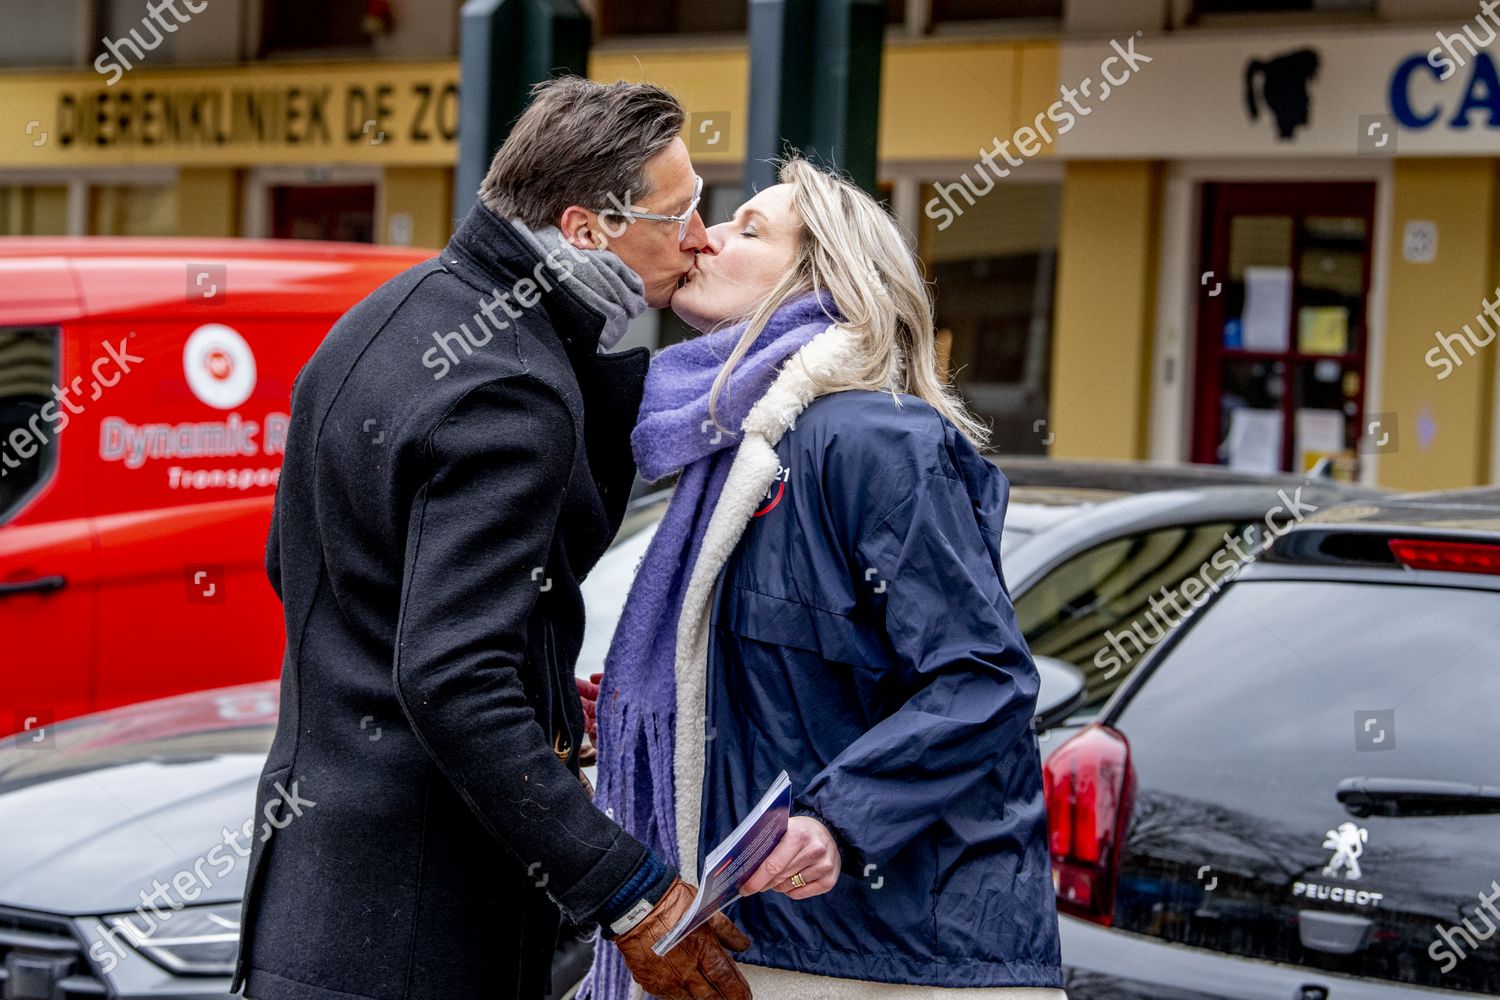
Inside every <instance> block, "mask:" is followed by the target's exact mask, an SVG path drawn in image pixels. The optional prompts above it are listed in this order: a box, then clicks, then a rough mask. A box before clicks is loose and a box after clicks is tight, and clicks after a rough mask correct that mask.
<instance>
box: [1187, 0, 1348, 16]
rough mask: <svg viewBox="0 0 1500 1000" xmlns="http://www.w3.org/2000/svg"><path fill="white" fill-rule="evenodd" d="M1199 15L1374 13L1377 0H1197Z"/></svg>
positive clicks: (1196, 7)
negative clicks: (1304, 12)
mask: <svg viewBox="0 0 1500 1000" xmlns="http://www.w3.org/2000/svg"><path fill="white" fill-rule="evenodd" d="M1195 9H1196V11H1197V13H1199V14H1277V13H1285V12H1295V11H1304V10H1307V11H1328V10H1338V11H1351V10H1352V11H1373V10H1374V9H1375V0H1197V3H1196V5H1195Z"/></svg>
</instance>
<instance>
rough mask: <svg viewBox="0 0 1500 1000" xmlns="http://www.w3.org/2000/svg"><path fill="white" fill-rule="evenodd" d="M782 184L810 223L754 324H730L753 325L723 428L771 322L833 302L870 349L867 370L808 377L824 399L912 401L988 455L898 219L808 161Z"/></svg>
mask: <svg viewBox="0 0 1500 1000" xmlns="http://www.w3.org/2000/svg"><path fill="white" fill-rule="evenodd" d="M777 176H778V179H779V180H780V181H781V183H783V184H790V185H791V186H792V207H793V208H794V209H795V211H796V213H797V216H798V218H799V219H800V220H801V223H802V231H801V234H800V238H799V239H798V241H797V256H796V259H795V261H794V263H793V265H792V268H791V270H789V271H788V272H787V274H786V276H785V277H783V278H782V279H781V280H780V281H779V282H777V284H776V286H775V288H773V289H772V290H771V292H770V294H769V295H767V296H766V298H765V299H764V301H762V302H761V303H760V304H759V306H757V307H756V309H755V310H754V312H753V313H751V315H750V316H749V317H745V316H740V317H735V318H733V319H732V320H731V321H730V322H743V321H745V320H746V319H748V320H749V323H748V325H747V326H746V328H745V332H744V334H743V335H742V336H741V337H740V339H739V341H738V342H737V343H736V344H735V345H734V350H733V351H731V352H730V354H729V358H728V360H727V361H725V363H724V367H723V369H722V370H721V371H720V372H719V376H718V378H716V379H715V380H714V385H713V389H712V391H711V392H710V393H709V404H708V405H709V410H708V412H709V415H710V416H711V417H713V420H714V423H715V424H717V423H718V412H717V404H718V399H719V395H720V393H722V392H723V390H724V387H725V385H726V384H727V383H728V381H729V376H730V373H731V372H732V371H733V370H734V367H735V366H736V365H737V364H739V362H740V360H741V359H742V358H744V356H745V354H746V352H747V351H749V349H750V345H751V344H753V343H754V342H755V338H756V337H757V336H759V334H760V332H761V331H762V330H763V329H765V326H766V323H767V322H769V321H770V319H771V314H772V313H774V312H775V311H776V310H777V309H778V308H780V307H781V306H782V305H784V304H785V303H786V302H788V301H789V300H791V299H794V298H796V297H797V296H799V295H803V294H806V293H807V292H813V293H815V294H818V295H824V294H825V293H826V295H827V296H828V297H830V298H832V300H833V304H834V305H835V306H836V307H837V309H838V312H839V313H840V314H841V315H842V316H843V319H842V320H841V321H840V325H841V326H843V327H845V328H847V329H849V330H852V331H853V332H854V334H855V335H856V336H857V337H859V338H860V340H861V342H862V346H863V347H864V350H863V351H861V358H862V363H861V364H857V365H855V366H852V367H850V368H849V369H848V370H846V371H840V372H835V373H834V374H833V375H832V376H828V377H825V376H820V375H818V374H817V373H814V372H809V373H808V374H809V375H810V376H811V377H812V379H813V380H814V385H815V387H816V391H817V393H818V394H819V395H823V394H825V393H829V392H839V391H842V390H845V389H873V390H876V391H884V392H890V393H892V394H893V395H894V394H895V393H898V392H904V393H909V394H910V395H913V396H916V397H917V398H918V399H921V400H923V401H925V402H926V403H928V404H929V405H931V406H932V408H933V409H935V410H937V411H938V412H939V413H941V414H942V415H943V416H945V417H947V418H948V419H949V420H951V421H952V422H953V423H954V425H955V426H957V427H958V429H959V430H960V431H962V432H963V433H964V435H965V436H967V437H968V438H969V440H971V441H973V442H974V444H975V445H976V446H977V447H980V448H983V447H984V446H985V444H986V443H987V442H988V440H989V428H988V427H986V426H985V425H984V424H982V423H981V422H980V421H979V420H978V419H976V418H975V417H974V415H973V414H971V413H970V412H969V411H968V409H967V407H965V405H964V403H963V401H962V400H961V399H960V398H959V396H958V393H957V391H955V390H954V388H953V386H952V385H950V384H949V383H948V382H946V381H945V380H944V378H943V377H942V376H941V375H940V374H939V372H938V360H937V338H936V336H935V334H934V332H933V323H932V298H931V295H930V293H929V290H928V285H927V282H926V281H925V280H924V279H923V277H922V273H921V270H920V269H919V267H918V265H917V258H916V255H915V254H913V253H912V251H911V249H910V248H909V247H908V246H907V244H906V240H905V238H904V237H903V236H902V235H901V230H900V229H899V228H898V227H897V225H896V222H895V220H893V219H892V218H891V217H890V216H889V215H887V214H886V212H885V209H883V208H881V207H880V205H879V204H878V203H877V202H876V201H875V200H874V199H873V198H871V197H870V196H869V195H868V194H866V193H865V192H864V191H862V190H861V189H860V188H858V187H856V186H855V185H853V184H851V183H849V182H848V181H846V180H843V179H842V178H839V177H836V176H834V175H833V174H831V173H828V172H827V171H824V170H820V169H819V168H818V167H816V166H814V165H813V164H811V163H809V162H808V161H807V160H804V159H802V158H800V157H797V158H793V159H789V160H787V161H786V162H785V163H783V164H782V167H781V170H780V171H779V172H778V175H777ZM832 318H833V317H830V319H832Z"/></svg>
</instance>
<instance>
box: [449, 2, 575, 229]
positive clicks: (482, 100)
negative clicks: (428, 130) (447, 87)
mask: <svg viewBox="0 0 1500 1000" xmlns="http://www.w3.org/2000/svg"><path fill="white" fill-rule="evenodd" d="M590 35H591V29H590V25H589V19H588V16H587V15H585V14H584V12H583V10H582V8H580V7H579V6H578V3H577V0H468V2H467V3H465V4H464V5H463V9H462V11H461V12H460V20H459V49H458V57H459V94H460V106H459V124H458V170H457V180H456V182H455V183H454V186H453V214H454V217H455V218H459V219H461V218H463V217H464V216H465V215H467V214H468V212H469V209H470V207H472V206H473V204H474V199H475V196H476V195H477V194H478V192H479V184H480V182H481V181H483V180H484V175H485V172H486V171H487V170H488V169H489V166H490V160H491V158H493V157H494V155H495V150H497V149H499V148H500V144H501V143H503V142H504V141H505V137H506V136H507V135H509V134H510V127H511V125H512V124H514V122H515V120H516V119H517V118H518V117H520V115H521V112H522V111H524V110H526V105H527V103H529V101H530V99H531V87H532V85H533V84H537V83H540V82H541V81H543V80H546V79H548V78H550V77H553V76H562V75H564V74H568V73H575V74H577V75H579V76H583V75H584V74H585V73H586V72H587V71H588V54H589V39H590Z"/></svg>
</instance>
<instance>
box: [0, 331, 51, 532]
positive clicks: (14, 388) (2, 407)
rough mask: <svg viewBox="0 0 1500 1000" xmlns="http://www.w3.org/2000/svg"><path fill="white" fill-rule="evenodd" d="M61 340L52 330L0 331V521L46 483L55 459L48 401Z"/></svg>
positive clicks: (6, 518)
mask: <svg viewBox="0 0 1500 1000" xmlns="http://www.w3.org/2000/svg"><path fill="white" fill-rule="evenodd" d="M60 351H61V342H60V338H59V335H58V331H57V330H55V329H52V330H34V329H16V328H11V329H0V472H3V475H0V523H3V522H5V521H6V520H8V519H9V518H10V516H11V515H12V514H14V513H15V512H16V511H17V510H19V509H20V507H21V505H22V504H23V503H24V502H25V501H26V500H27V499H28V498H29V497H31V496H32V495H34V494H35V493H36V491H37V490H38V489H39V488H40V487H41V486H42V484H43V483H45V482H46V481H47V478H48V477H49V476H50V475H51V473H52V469H53V466H54V465H55V462H56V456H57V433H56V428H55V424H54V423H51V422H48V421H47V420H46V419H45V417H44V415H43V413H42V408H43V407H44V406H46V405H47V404H48V403H50V402H53V399H52V386H53V385H54V384H55V383H56V382H57V381H58V379H59V378H60V376H59V375H58V367H59V353H60Z"/></svg>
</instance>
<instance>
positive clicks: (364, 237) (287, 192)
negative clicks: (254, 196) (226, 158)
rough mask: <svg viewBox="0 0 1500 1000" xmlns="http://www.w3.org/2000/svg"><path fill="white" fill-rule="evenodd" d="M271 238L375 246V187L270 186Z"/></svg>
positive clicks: (367, 185)
mask: <svg viewBox="0 0 1500 1000" xmlns="http://www.w3.org/2000/svg"><path fill="white" fill-rule="evenodd" d="M271 235H273V236H275V237H276V238H277V239H279V240H333V241H335V242H338V243H374V242H375V185H373V184H349V185H337V186H334V185H290V184H289V185H284V186H281V187H273V188H272V189H271Z"/></svg>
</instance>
